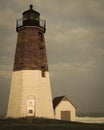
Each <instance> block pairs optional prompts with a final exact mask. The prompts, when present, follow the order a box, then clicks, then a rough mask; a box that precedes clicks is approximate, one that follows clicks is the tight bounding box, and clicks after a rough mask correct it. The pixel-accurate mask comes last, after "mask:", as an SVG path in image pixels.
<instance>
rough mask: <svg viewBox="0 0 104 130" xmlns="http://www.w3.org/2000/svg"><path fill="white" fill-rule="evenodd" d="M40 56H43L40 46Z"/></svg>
mask: <svg viewBox="0 0 104 130" xmlns="http://www.w3.org/2000/svg"><path fill="white" fill-rule="evenodd" d="M40 57H41V58H43V48H40Z"/></svg>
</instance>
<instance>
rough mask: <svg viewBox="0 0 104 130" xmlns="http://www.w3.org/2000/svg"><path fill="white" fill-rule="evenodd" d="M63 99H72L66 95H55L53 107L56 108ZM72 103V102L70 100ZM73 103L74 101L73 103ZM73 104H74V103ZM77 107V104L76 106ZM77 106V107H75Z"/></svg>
mask: <svg viewBox="0 0 104 130" xmlns="http://www.w3.org/2000/svg"><path fill="white" fill-rule="evenodd" d="M62 100H64V101H69V102H70V100H69V99H68V98H67V97H66V96H60V97H55V98H54V99H53V108H54V109H55V108H56V107H57V105H58V104H59V103H60V102H61V101H62ZM70 103H71V102H70ZM71 104H72V103H71ZM72 105H73V104H72ZM73 106H74V105H73ZM74 107H75V106H74ZM75 108H76V107H75Z"/></svg>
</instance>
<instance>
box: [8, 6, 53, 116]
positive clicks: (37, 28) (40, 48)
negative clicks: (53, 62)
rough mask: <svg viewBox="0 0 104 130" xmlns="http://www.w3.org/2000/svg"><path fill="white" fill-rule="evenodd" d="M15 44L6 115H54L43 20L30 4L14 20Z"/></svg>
mask: <svg viewBox="0 0 104 130" xmlns="http://www.w3.org/2000/svg"><path fill="white" fill-rule="evenodd" d="M16 31H17V34H18V35H17V44H16V52H15V58H14V66H13V74H12V81H11V87H10V94H9V101H8V109H7V117H11V118H21V117H28V116H30V117H42V118H54V113H53V105H52V95H51V85H50V77H49V69H48V62H47V53H46V46H45V38H44V34H45V32H46V21H45V20H42V19H40V13H39V12H37V11H35V10H34V9H33V5H30V8H29V10H27V11H25V12H23V17H22V18H21V19H18V20H17V25H16Z"/></svg>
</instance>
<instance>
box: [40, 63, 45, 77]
mask: <svg viewBox="0 0 104 130" xmlns="http://www.w3.org/2000/svg"><path fill="white" fill-rule="evenodd" d="M41 75H42V77H45V67H44V66H42V67H41Z"/></svg>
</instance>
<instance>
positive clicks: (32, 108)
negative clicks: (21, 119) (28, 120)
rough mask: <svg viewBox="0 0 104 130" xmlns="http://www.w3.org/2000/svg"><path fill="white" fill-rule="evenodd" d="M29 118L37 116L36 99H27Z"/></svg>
mask: <svg viewBox="0 0 104 130" xmlns="http://www.w3.org/2000/svg"><path fill="white" fill-rule="evenodd" d="M27 116H35V102H34V99H27Z"/></svg>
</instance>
